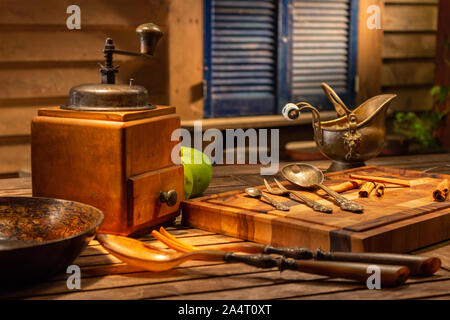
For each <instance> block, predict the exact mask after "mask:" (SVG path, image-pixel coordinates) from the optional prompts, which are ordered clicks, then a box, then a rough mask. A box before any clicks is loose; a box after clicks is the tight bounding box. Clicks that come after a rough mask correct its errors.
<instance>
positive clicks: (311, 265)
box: [97, 234, 409, 286]
mask: <svg viewBox="0 0 450 320" xmlns="http://www.w3.org/2000/svg"><path fill="white" fill-rule="evenodd" d="M97 240H98V241H99V242H100V244H101V245H102V246H103V247H104V248H105V249H106V250H107V251H108V252H110V253H111V254H112V255H113V256H115V257H117V258H118V259H119V260H121V261H123V262H125V263H127V264H129V265H132V266H136V267H139V268H143V269H145V270H149V271H167V270H171V269H173V268H175V267H176V266H178V265H180V264H181V263H183V262H185V261H188V260H205V261H224V262H242V263H245V264H247V265H251V266H255V267H258V268H265V269H266V268H274V267H278V268H279V269H280V270H281V271H282V270H286V269H289V270H296V271H301V272H306V273H312V274H319V275H324V276H331V277H336V278H344V279H350V280H356V281H360V282H362V283H365V282H366V281H367V279H368V277H369V276H370V275H371V274H370V273H367V271H368V268H369V266H370V265H369V264H366V263H353V262H336V261H315V260H294V259H290V258H284V257H282V258H280V257H273V256H270V255H267V254H252V255H240V254H235V253H232V252H225V251H221V250H199V251H192V252H188V253H184V254H178V253H170V252H165V251H163V250H161V249H158V248H156V247H154V246H152V245H149V244H147V243H145V242H142V241H139V240H135V239H132V238H128V237H122V236H116V235H110V234H98V235H97ZM378 267H379V271H380V282H381V285H383V286H397V285H401V284H403V283H404V282H405V281H406V280H407V278H408V276H409V269H408V267H404V266H387V265H379V266H378Z"/></svg>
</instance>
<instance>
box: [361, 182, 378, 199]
mask: <svg viewBox="0 0 450 320" xmlns="http://www.w3.org/2000/svg"><path fill="white" fill-rule="evenodd" d="M374 188H375V182H371V181H370V182H366V183H364V184H363V185H362V187H361V189H360V190H359V196H360V197H361V198H367V197H368V196H369V194H370V193H371V192H372V190H373V189H374Z"/></svg>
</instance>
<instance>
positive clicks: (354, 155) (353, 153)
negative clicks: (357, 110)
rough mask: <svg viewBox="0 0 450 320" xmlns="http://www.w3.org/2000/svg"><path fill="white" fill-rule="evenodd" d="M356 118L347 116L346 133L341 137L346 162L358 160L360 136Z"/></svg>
mask: <svg viewBox="0 0 450 320" xmlns="http://www.w3.org/2000/svg"><path fill="white" fill-rule="evenodd" d="M357 127H358V126H357V122H356V116H355V115H354V114H353V113H351V114H349V115H348V131H347V132H346V133H345V134H344V135H343V139H344V147H345V150H346V151H347V153H346V155H345V159H346V160H357V159H359V158H360V154H359V153H358V147H359V145H360V144H361V134H360V133H359V132H358V130H357Z"/></svg>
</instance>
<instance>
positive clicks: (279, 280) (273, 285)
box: [0, 154, 450, 300]
mask: <svg viewBox="0 0 450 320" xmlns="http://www.w3.org/2000/svg"><path fill="white" fill-rule="evenodd" d="M310 163H311V164H314V165H316V166H319V167H321V168H327V167H328V166H329V161H314V162H310ZM369 164H370V165H375V164H376V165H382V166H390V167H397V168H403V169H415V170H425V169H429V168H433V167H436V166H441V167H439V168H436V169H433V170H430V171H431V172H435V173H442V174H449V173H450V167H448V166H447V167H446V166H445V165H449V164H450V154H438V155H421V156H404V157H380V158H376V159H373V160H371V161H369ZM281 165H282V164H281ZM260 184H262V177H261V176H260V175H259V166H257V165H243V166H218V167H214V170H213V180H212V182H211V184H210V187H209V188H208V190H207V191H206V192H205V195H210V194H214V193H219V192H224V191H227V190H228V191H229V190H238V189H242V188H245V187H246V186H250V185H260ZM0 190H1V192H0V194H1V195H11V194H15V195H31V179H30V178H21V179H3V180H2V179H0ZM167 230H168V231H169V232H170V233H172V234H173V235H175V236H177V237H179V238H180V239H182V240H183V241H185V242H187V243H190V244H193V245H196V246H200V247H203V248H206V247H207V246H208V245H222V244H227V243H232V242H244V240H241V239H238V238H234V237H229V236H224V235H220V234H216V233H213V232H209V231H204V230H200V229H195V228H191V227H186V226H182V225H180V223H179V221H177V222H176V223H175V224H174V225H173V226H169V227H168V228H167ZM140 239H141V240H143V241H145V242H147V243H151V244H152V245H155V246H157V247H160V248H165V246H164V245H163V244H161V243H160V242H158V241H156V240H155V239H154V238H153V237H152V236H150V235H149V236H145V237H142V238H140ZM413 254H421V255H424V256H435V257H439V258H440V259H441V260H442V267H441V269H440V270H439V271H438V272H437V273H436V274H435V275H434V276H432V277H427V278H410V279H409V280H408V281H407V285H405V286H402V287H399V288H393V289H389V288H383V289H382V290H368V289H367V288H366V287H365V286H362V285H359V284H355V283H353V282H351V281H346V280H341V279H330V278H327V277H323V276H316V275H311V274H306V273H301V272H294V271H283V272H282V273H280V272H279V271H278V270H276V269H269V270H260V269H257V268H254V267H250V266H245V265H242V264H224V263H218V262H204V261H191V262H186V263H184V264H183V265H181V266H180V267H177V268H175V269H173V270H172V271H168V272H162V273H152V272H146V271H143V270H140V269H137V268H133V267H130V266H127V265H125V264H123V263H121V262H120V261H119V260H117V259H116V258H114V257H112V256H111V255H109V254H108V253H107V252H106V251H105V250H104V249H103V248H102V247H101V246H100V245H99V243H98V242H97V241H95V240H94V241H92V242H91V243H90V245H89V246H88V247H87V248H86V249H85V250H84V251H83V252H82V254H81V255H80V256H79V257H78V258H77V260H75V262H74V263H75V264H77V265H79V266H80V267H81V270H82V280H81V289H80V290H69V289H67V285H66V281H67V277H68V276H69V275H68V274H65V273H61V274H59V275H56V276H55V277H53V278H52V279H49V280H47V281H43V282H41V283H38V284H36V285H33V286H31V287H28V288H25V289H16V290H9V291H5V290H1V289H0V299H58V300H61V299H88V300H89V299H93V300H97V299H182V300H189V299H331V300H339V299H449V298H450V241H446V242H441V243H439V244H436V245H434V246H430V247H426V248H422V249H420V250H417V251H414V252H413Z"/></svg>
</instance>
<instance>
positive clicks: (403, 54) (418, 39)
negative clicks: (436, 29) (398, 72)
mask: <svg viewBox="0 0 450 320" xmlns="http://www.w3.org/2000/svg"><path fill="white" fill-rule="evenodd" d="M435 55H436V35H435V34H434V33H424V34H416V33H400V32H399V33H386V34H385V35H384V37H383V58H385V59H386V58H387V59H397V58H400V59H401V58H434V56H435Z"/></svg>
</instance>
